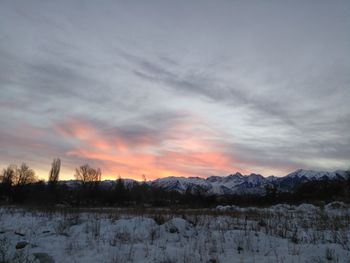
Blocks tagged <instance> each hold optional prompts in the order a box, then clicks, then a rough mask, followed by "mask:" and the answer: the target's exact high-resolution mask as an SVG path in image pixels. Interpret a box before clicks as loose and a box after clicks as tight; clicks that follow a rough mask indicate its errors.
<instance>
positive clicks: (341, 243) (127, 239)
mask: <svg viewBox="0 0 350 263" xmlns="http://www.w3.org/2000/svg"><path fill="white" fill-rule="evenodd" d="M220 210H230V211H232V210H235V211H236V212H235V213H234V216H233V215H232V213H230V212H228V213H227V214H224V213H223V214H221V215H220V216H217V215H215V213H210V211H209V212H208V213H200V212H198V211H197V212H196V213H194V212H193V211H191V213H190V212H188V213H187V214H186V212H185V213H184V214H183V215H179V214H176V215H175V214H171V213H170V212H167V213H164V214H161V213H160V214H157V215H155V214H144V215H143V216H130V215H127V214H123V212H121V211H119V212H118V214H115V213H110V214H109V213H105V212H104V213H96V212H90V213H58V212H56V213H49V212H39V211H26V210H23V209H0V262H46V263H52V262H63V263H64V262H87V263H89V262H105V263H109V262H111V263H114V262H168V263H170V262H230V263H231V262H233V263H234V262H349V259H350V242H349V240H350V229H349V223H350V216H349V214H350V213H349V209H346V208H344V206H343V205H339V204H336V205H333V206H331V207H329V208H327V209H323V210H321V209H318V208H315V207H311V206H309V205H302V206H299V207H290V206H285V205H280V206H274V207H271V208H267V209H257V208H249V209H238V208H236V207H234V208H227V207H225V209H220ZM334 211H337V212H336V213H334Z"/></svg>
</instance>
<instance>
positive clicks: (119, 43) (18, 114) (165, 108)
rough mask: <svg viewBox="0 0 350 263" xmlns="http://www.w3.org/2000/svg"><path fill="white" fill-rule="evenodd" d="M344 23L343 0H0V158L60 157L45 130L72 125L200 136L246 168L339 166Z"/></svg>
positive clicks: (345, 126)
mask: <svg viewBox="0 0 350 263" xmlns="http://www.w3.org/2000/svg"><path fill="white" fill-rule="evenodd" d="M349 23H350V8H349V3H348V1H337V2H332V3H330V2H329V1H318V2H317V3H315V2H313V1H311V2H309V1H306V2H305V1H303V2H301V1H297V2H291V3H283V4H282V3H281V2H280V1H272V2H269V3H263V2H261V1H250V2H249V3H248V2H226V1H225V2H224V1H223V2H218V3H215V4H214V3H212V2H211V1H204V2H201V3H200V4H199V3H197V2H194V1H189V2H188V1H177V2H174V3H167V4H165V3H164V2H162V1H154V2H152V3H147V4H146V3H134V2H127V3H126V2H119V1H104V2H103V3H100V4H99V5H97V4H96V3H95V2H94V1H77V2H74V3H72V2H71V1H59V2H52V3H42V2H41V1H36V0H31V1H29V2H26V3H22V2H21V1H3V2H1V4H0V40H1V41H0V109H1V112H0V118H1V122H2V123H3V124H5V125H2V126H1V127H0V138H1V143H0V149H1V152H0V159H1V160H2V162H5V161H10V160H16V159H18V160H19V159H21V158H28V157H29V156H31V157H30V158H32V159H33V162H34V163H35V162H36V158H35V157H33V156H32V155H31V152H32V151H33V148H35V155H37V156H38V158H37V162H38V166H42V164H43V163H44V162H45V156H48V155H55V154H56V155H64V154H65V153H66V152H67V151H69V150H70V149H72V147H73V146H74V145H73V144H72V142H71V141H70V140H68V139H67V138H64V137H60V136H59V135H58V134H55V131H54V130H53V128H52V127H55V125H58V124H60V123H64V121H66V120H69V119H74V118H77V119H80V120H81V121H85V122H86V123H88V124H90V125H91V126H93V127H95V128H96V129H97V130H98V131H99V132H100V133H101V134H102V137H103V138H105V139H106V140H107V141H108V140H112V139H113V138H114V137H118V138H121V139H122V140H124V141H126V142H127V143H128V144H129V145H131V146H132V147H134V148H135V149H136V148H137V145H139V144H141V143H143V142H149V143H150V144H153V145H157V147H159V148H158V149H157V150H158V152H163V153H165V152H168V151H170V150H172V149H169V147H170V146H168V145H166V144H165V145H162V143H161V142H168V141H171V140H174V141H176V140H177V143H179V145H180V144H181V140H183V141H185V139H194V140H195V139H196V136H195V135H194V134H195V132H194V131H196V132H199V133H200V132H202V133H205V136H207V137H210V138H206V139H205V142H211V141H213V144H215V147H214V148H215V150H218V151H222V152H223V153H224V154H226V155H227V156H229V159H230V160H231V159H232V160H237V162H238V163H237V164H235V163H233V164H232V166H233V167H241V168H244V169H246V170H251V171H253V170H254V171H255V170H259V169H260V170H261V171H266V172H267V173H269V171H271V173H279V174H282V173H284V172H285V171H286V170H290V169H294V168H299V167H301V168H303V167H304V168H312V169H328V167H329V169H335V168H347V166H348V165H349V162H348V159H349V158H350V152H349V150H348V149H350V135H349V130H350V107H349V103H348V98H349V97H350V89H349V86H350V77H349V76H350V72H349V68H350V49H349V46H350V37H349V36H350V31H349V26H348V25H349ZM184 123H186V128H185V129H180V130H181V132H179V133H181V134H176V132H172V129H175V127H177V126H176V125H179V126H181V125H184ZM21 125H25V127H28V126H29V127H32V128H33V129H34V130H35V129H37V130H38V131H39V133H40V132H41V134H42V136H38V137H36V136H35V135H31V134H30V133H28V134H27V135H26V136H23V131H22V130H21V128H20V127H21ZM26 125H27V126H26ZM208 131H209V132H208ZM53 134H55V135H56V136H53ZM208 134H209V135H208ZM199 137H200V136H199ZM214 142H215V143H214ZM34 145H37V146H34ZM171 147H175V146H174V145H172V146H171ZM179 147H180V146H179ZM181 147H182V145H181ZM181 147H180V148H181ZM175 148H176V147H175ZM70 158H71V160H69V159H68V158H67V160H66V161H67V162H70V163H71V164H72V165H74V162H75V161H76V162H80V161H83V160H82V159H79V158H78V157H76V156H70ZM92 161H94V162H96V164H98V161H96V160H92ZM158 161H159V163H164V160H161V159H160V160H158ZM11 162H12V161H11ZM48 163H49V161H48ZM119 165H122V164H119ZM175 167H176V165H174V167H173V168H175ZM181 169H183V167H182V168H181ZM186 169H188V170H190V171H191V173H196V169H195V168H193V167H185V168H184V170H182V171H183V172H185V170H186ZM197 172H198V173H202V172H203V170H201V169H199V170H197ZM194 175H197V174H194Z"/></svg>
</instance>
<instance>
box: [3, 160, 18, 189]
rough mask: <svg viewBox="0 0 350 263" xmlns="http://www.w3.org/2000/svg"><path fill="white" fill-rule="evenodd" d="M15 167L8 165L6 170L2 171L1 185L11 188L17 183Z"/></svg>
mask: <svg viewBox="0 0 350 263" xmlns="http://www.w3.org/2000/svg"><path fill="white" fill-rule="evenodd" d="M16 171H17V167H16V166H15V165H9V166H8V167H7V168H6V169H4V170H3V171H2V174H1V176H0V177H1V183H2V184H4V185H9V186H12V185H13V184H14V183H15V181H17V174H16Z"/></svg>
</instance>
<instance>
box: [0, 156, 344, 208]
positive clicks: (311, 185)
mask: <svg viewBox="0 0 350 263" xmlns="http://www.w3.org/2000/svg"><path fill="white" fill-rule="evenodd" d="M60 170H61V160H60V159H59V158H57V159H54V160H53V161H52V164H51V169H50V171H49V174H48V180H47V181H46V182H45V181H43V180H39V179H38V178H37V176H36V175H35V172H34V170H33V169H32V168H30V167H29V166H28V165H27V164H26V163H22V164H21V165H20V166H16V165H9V166H8V167H6V168H5V169H3V171H2V173H1V174H0V204H29V205H36V206H37V205H50V206H51V205H65V206H143V207H144V206H155V207H156V206H159V207H162V206H171V207H177V206H180V207H192V208H201V207H213V206H216V205H219V204H220V205H241V206H245V205H254V206H264V205H271V204H277V203H291V204H297V203H302V202H319V201H323V202H331V201H335V200H340V201H344V202H350V172H348V176H347V177H348V179H347V180H328V181H326V180H325V181H316V182H307V183H304V184H302V185H300V186H299V187H297V188H296V189H294V191H293V192H279V191H278V189H276V188H274V187H269V188H267V189H266V194H265V195H264V196H261V195H222V196H215V195H212V196H208V195H203V194H202V193H201V192H199V191H193V189H188V190H187V191H186V192H185V193H182V194H181V193H179V192H177V191H168V190H164V189H162V188H159V187H155V186H152V185H150V184H147V182H146V180H145V179H144V181H143V182H139V183H128V184H125V181H124V180H123V179H122V178H120V177H119V178H118V179H117V180H116V181H115V182H114V183H113V184H110V185H106V184H101V177H102V172H101V170H100V169H99V168H94V167H92V166H90V165H89V164H84V165H81V166H79V167H77V168H76V169H75V174H74V177H75V179H76V181H75V182H74V185H68V184H67V183H64V182H62V181H60Z"/></svg>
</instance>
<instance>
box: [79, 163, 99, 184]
mask: <svg viewBox="0 0 350 263" xmlns="http://www.w3.org/2000/svg"><path fill="white" fill-rule="evenodd" d="M74 176H75V178H76V179H77V180H79V181H82V182H83V183H88V182H99V181H101V170H100V168H97V169H95V168H93V167H90V166H89V165H88V164H84V165H82V166H80V167H79V168H76V169H75V175H74Z"/></svg>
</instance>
